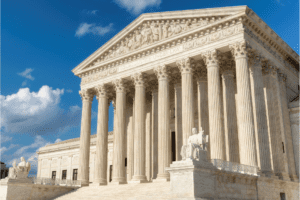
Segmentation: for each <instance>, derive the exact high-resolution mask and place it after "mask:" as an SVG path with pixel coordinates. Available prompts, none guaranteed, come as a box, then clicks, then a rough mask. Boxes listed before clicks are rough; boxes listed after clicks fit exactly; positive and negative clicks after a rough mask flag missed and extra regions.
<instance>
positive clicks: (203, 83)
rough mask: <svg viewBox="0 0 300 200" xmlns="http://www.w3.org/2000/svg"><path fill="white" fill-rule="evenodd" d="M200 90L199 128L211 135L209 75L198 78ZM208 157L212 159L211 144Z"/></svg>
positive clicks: (208, 148) (198, 88)
mask: <svg viewBox="0 0 300 200" xmlns="http://www.w3.org/2000/svg"><path fill="white" fill-rule="evenodd" d="M197 90H198V129H199V130H201V128H202V130H203V131H204V134H205V135H209V112H208V85H207V77H200V78H198V80H197ZM207 159H210V144H208V147H207Z"/></svg>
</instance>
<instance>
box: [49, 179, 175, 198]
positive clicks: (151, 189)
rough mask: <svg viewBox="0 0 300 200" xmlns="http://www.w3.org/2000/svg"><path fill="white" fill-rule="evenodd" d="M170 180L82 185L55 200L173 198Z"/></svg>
mask: <svg viewBox="0 0 300 200" xmlns="http://www.w3.org/2000/svg"><path fill="white" fill-rule="evenodd" d="M171 197H172V195H171V191H170V182H163V183H153V182H151V183H142V184H124V185H112V184H109V185H107V186H89V187H82V188H79V189H77V190H75V191H72V192H70V193H68V194H65V195H63V196H60V197H57V198H55V200H84V199H88V200H150V199H151V200H153V199H162V200H163V199H171Z"/></svg>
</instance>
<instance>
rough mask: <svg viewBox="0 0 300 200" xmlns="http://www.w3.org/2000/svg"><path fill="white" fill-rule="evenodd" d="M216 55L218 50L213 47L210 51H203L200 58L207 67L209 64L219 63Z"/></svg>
mask: <svg viewBox="0 0 300 200" xmlns="http://www.w3.org/2000/svg"><path fill="white" fill-rule="evenodd" d="M218 55H219V51H217V50H215V49H214V50H212V51H206V52H205V53H203V54H202V58H203V60H204V62H205V64H206V66H207V68H208V67H210V66H215V65H219V60H218Z"/></svg>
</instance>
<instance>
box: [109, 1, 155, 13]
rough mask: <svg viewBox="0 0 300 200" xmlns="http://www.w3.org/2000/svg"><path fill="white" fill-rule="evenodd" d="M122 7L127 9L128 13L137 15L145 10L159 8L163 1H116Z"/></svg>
mask: <svg viewBox="0 0 300 200" xmlns="http://www.w3.org/2000/svg"><path fill="white" fill-rule="evenodd" d="M114 1H115V2H116V3H117V4H118V5H119V6H120V7H122V8H125V9H126V10H127V11H128V12H130V13H132V14H134V15H137V14H140V13H141V12H142V11H143V10H144V9H145V8H147V7H153V6H159V5H160V4H161V0H114Z"/></svg>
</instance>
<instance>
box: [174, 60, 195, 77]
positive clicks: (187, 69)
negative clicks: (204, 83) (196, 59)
mask: <svg viewBox="0 0 300 200" xmlns="http://www.w3.org/2000/svg"><path fill="white" fill-rule="evenodd" d="M176 65H177V67H178V68H179V70H180V72H181V73H182V74H184V73H193V70H194V66H195V65H194V63H193V59H191V58H189V57H187V58H183V59H180V60H177V61H176Z"/></svg>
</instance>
